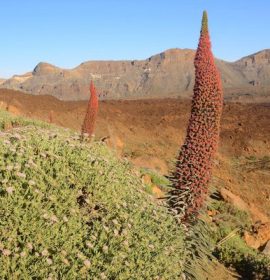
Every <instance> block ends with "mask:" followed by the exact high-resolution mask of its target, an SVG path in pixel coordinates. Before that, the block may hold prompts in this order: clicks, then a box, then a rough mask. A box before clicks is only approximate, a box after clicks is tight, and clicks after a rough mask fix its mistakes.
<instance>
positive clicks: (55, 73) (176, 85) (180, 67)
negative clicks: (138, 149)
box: [0, 49, 270, 100]
mask: <svg viewBox="0 0 270 280" xmlns="http://www.w3.org/2000/svg"><path fill="white" fill-rule="evenodd" d="M194 55H195V52H194V50H190V49H170V50H167V51H165V52H162V53H160V54H157V55H154V56H151V57H150V58H148V59H146V60H132V61H88V62H84V63H82V64H80V65H79V66H78V67H76V68H74V69H70V70H68V69H61V68H59V67H56V66H54V65H51V64H49V63H44V62H41V63H39V64H38V65H37V66H36V67H35V69H34V70H33V71H32V72H30V73H26V74H25V75H20V76H19V75H16V76H14V77H12V78H11V79H8V80H6V81H3V83H2V84H1V83H0V87H1V88H9V89H14V90H20V91H23V92H26V93H29V94H34V95H52V96H55V97H57V98H59V99H61V100H86V99H87V98H88V87H89V82H90V80H93V81H94V82H95V84H96V87H97V89H98V93H99V94H100V98H101V99H140V98H160V97H176V96H182V97H186V96H190V95H191V93H192V89H193V85H194V66H193V60H194ZM269 57H270V51H269V50H264V51H262V52H259V53H257V54H254V55H251V56H248V57H245V58H243V59H241V60H239V61H236V62H234V63H229V62H226V61H223V60H218V59H216V64H217V66H218V68H219V70H220V72H221V77H222V82H223V87H224V88H225V96H226V97H227V98H230V97H231V96H233V95H236V96H237V97H239V96H240V97H241V96H242V95H246V94H247V92H248V94H251V95H252V96H255V97H256V96H257V95H258V92H260V90H258V87H259V88H261V87H268V86H269V87H270V79H268V77H269V74H270V64H269ZM235 89H237V90H236V92H235ZM231 92H233V95H231ZM243 92H244V93H243ZM264 92H266V91H265V89H264ZM265 95H266V96H269V95H268V91H267V92H266V93H265Z"/></svg>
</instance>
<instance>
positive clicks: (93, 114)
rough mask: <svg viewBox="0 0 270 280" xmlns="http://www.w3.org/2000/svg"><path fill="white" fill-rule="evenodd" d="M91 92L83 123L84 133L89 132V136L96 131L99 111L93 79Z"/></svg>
mask: <svg viewBox="0 0 270 280" xmlns="http://www.w3.org/2000/svg"><path fill="white" fill-rule="evenodd" d="M90 93H91V96H90V99H89V102H88V107H87V111H86V114H85V118H84V122H83V125H82V134H85V133H87V134H88V135H89V137H91V136H92V135H93V133H94V129H95V124H96V118H97V112H98V97H97V94H96V88H95V86H94V83H93V81H91V83H90Z"/></svg>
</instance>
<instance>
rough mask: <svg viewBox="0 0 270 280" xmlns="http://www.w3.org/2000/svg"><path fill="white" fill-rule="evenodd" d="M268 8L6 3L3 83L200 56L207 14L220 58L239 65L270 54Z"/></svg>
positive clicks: (174, 2) (156, 1)
mask: <svg viewBox="0 0 270 280" xmlns="http://www.w3.org/2000/svg"><path fill="white" fill-rule="evenodd" d="M269 8H270V2H269V1H268V0H258V1H256V2H253V1H246V0H238V1H233V0H227V1H226V2H225V1H223V2H221V1H212V0H201V1H197V0H183V1H178V0H167V1H166V2H164V1H162V0H148V1H144V0H136V1H125V0H91V1H86V0H77V1H75V0H65V1H64V0H58V1H55V0H47V1H34V0H28V1H19V0H10V1H5V2H4V3H2V4H1V11H2V13H1V17H0V24H1V26H2V29H1V38H2V44H1V52H0V61H1V64H0V65H1V66H0V77H3V78H8V77H10V76H12V75H14V74H23V73H25V72H27V71H31V70H32V69H33V68H34V67H35V66H36V64H37V63H39V62H40V61H45V62H48V63H52V64H54V65H57V66H59V67H63V68H73V67H75V66H77V65H79V64H80V63H81V62H83V61H87V60H119V59H145V58H147V57H149V56H151V55H154V54H156V53H159V52H162V51H164V50H166V49H169V48H191V49H195V48H196V47H197V43H198V37H199V30H200V21H201V15H202V11H203V10H204V9H206V10H207V11H208V15H209V26H210V32H211V38H212V45H213V52H214V54H215V56H216V57H218V58H221V59H223V60H227V61H234V60H237V59H239V58H241V57H243V56H246V55H249V54H252V53H254V52H257V51H260V50H262V49H267V48H270V36H269V35H270V34H269V32H270V31H269V28H267V27H268V26H270V17H269V15H268V12H269Z"/></svg>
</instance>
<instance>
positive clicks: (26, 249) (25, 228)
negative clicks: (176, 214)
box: [0, 113, 183, 279]
mask: <svg viewBox="0 0 270 280" xmlns="http://www.w3.org/2000/svg"><path fill="white" fill-rule="evenodd" d="M1 114H2V113H1ZM2 116H3V118H2V119H1V115H0V124H3V123H4V122H5V121H11V122H13V121H14V119H13V118H12V117H10V116H9V115H6V114H5V113H3V114H2ZM15 119H16V118H15ZM29 124H35V125H30V126H28V125H29ZM20 125H27V126H25V127H17V128H14V129H12V130H8V131H6V132H1V137H0V182H1V184H0V267H1V270H0V279H179V277H180V275H181V272H182V261H183V240H182V236H183V233H182V230H181V228H180V227H179V225H178V224H176V222H175V221H174V219H173V218H172V217H171V216H170V215H169V214H168V212H167V210H166V209H165V208H163V207H161V206H157V204H156V202H155V200H154V199H153V198H152V197H151V196H150V195H149V194H147V193H145V192H144V191H143V189H144V188H143V186H142V183H141V180H140V179H139V178H138V177H136V176H135V175H133V173H132V170H131V168H130V165H129V163H128V162H120V161H119V160H118V159H117V158H116V157H114V155H113V154H112V153H110V152H109V151H108V149H107V148H106V147H105V146H104V145H103V144H100V143H92V144H87V143H80V142H79V140H78V139H79V135H78V134H72V133H71V132H69V131H67V130H60V129H57V128H55V127H51V128H50V129H47V128H46V127H49V126H48V125H46V124H42V125H41V126H40V125H36V122H33V121H32V122H29V121H27V120H24V119H20Z"/></svg>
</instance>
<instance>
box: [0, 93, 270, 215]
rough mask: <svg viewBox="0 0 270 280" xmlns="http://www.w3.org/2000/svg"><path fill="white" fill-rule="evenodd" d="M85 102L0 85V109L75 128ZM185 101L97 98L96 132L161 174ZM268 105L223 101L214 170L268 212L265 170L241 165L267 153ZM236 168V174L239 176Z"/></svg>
mask: <svg viewBox="0 0 270 280" xmlns="http://www.w3.org/2000/svg"><path fill="white" fill-rule="evenodd" d="M86 107H87V102H85V101H77V102H74V101H68V102H63V101H60V100H58V99H56V98H54V97H52V96H32V95H28V94H24V93H21V92H14V91H11V90H3V89H1V90H0V108H2V109H7V110H8V111H9V112H12V113H15V114H17V115H22V116H27V117H30V118H36V119H40V120H44V121H49V112H50V111H52V119H53V123H55V124H57V125H60V126H63V127H67V128H72V129H74V130H77V131H80V129H81V124H82V121H83V118H84V114H85V110H86ZM189 114H190V101H189V100H185V99H176V100H175V99H161V100H143V101H140V100H137V101H102V102H100V108H99V114H98V119H97V129H96V137H97V139H102V138H104V139H105V140H104V141H106V142H107V143H108V145H109V146H110V147H112V148H113V149H115V150H116V151H117V153H118V154H119V155H121V156H125V157H127V158H128V159H130V160H131V161H132V162H133V163H134V164H135V165H136V166H139V167H147V168H150V169H154V170H156V171H158V172H160V173H161V174H167V173H168V170H169V169H170V167H171V163H172V160H173V159H174V158H175V156H176V154H177V152H178V149H179V147H180V145H181V144H182V142H183V139H184V136H185V130H186V125H187V121H188V118H189ZM269 119H270V107H269V104H237V103H225V107H224V112H223V116H222V123H221V140H220V145H219V154H218V159H217V161H216V164H215V169H214V175H215V176H216V177H217V178H219V180H218V183H217V185H218V186H224V187H226V188H227V189H229V190H231V191H233V193H235V194H236V195H239V196H240V197H242V198H243V199H244V200H245V201H246V202H249V203H253V204H255V205H256V207H258V208H259V209H260V211H262V212H263V213H265V214H266V215H268V216H269V217H270V205H269V203H268V200H267V199H266V198H267V197H270V192H269V180H270V174H269V172H267V170H263V171H261V170H260V169H259V170H254V171H252V172H250V171H248V170H242V169H243V168H244V169H245V165H246V164H250V163H254V164H256V162H260V160H261V159H262V158H264V157H265V156H266V157H270V153H269V151H270V142H269V137H270V126H269ZM239 172H241V176H239Z"/></svg>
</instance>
